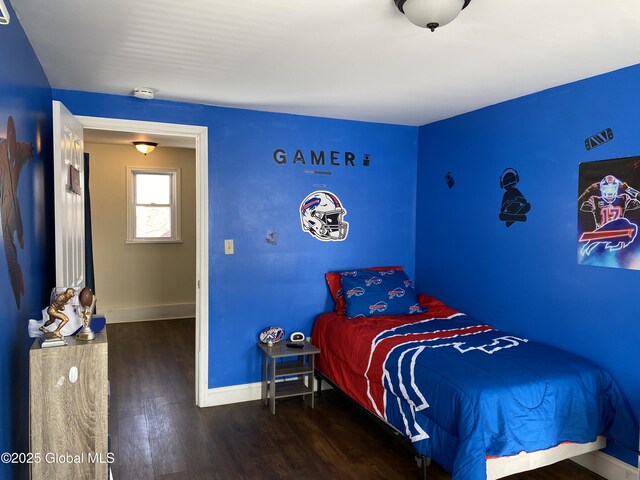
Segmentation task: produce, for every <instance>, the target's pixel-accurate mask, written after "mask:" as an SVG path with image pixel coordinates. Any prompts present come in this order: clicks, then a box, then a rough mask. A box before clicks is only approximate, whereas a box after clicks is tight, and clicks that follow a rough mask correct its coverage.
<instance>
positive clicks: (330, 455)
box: [107, 319, 602, 480]
mask: <svg viewBox="0 0 640 480" xmlns="http://www.w3.org/2000/svg"><path fill="white" fill-rule="evenodd" d="M107 329H108V334H109V379H110V383H111V414H110V417H109V432H110V434H111V448H112V451H113V452H114V454H115V462H114V464H113V465H112V467H113V478H114V480H130V479H131V480H147V479H149V480H183V479H185V480H186V479H189V480H199V479H219V480H235V479H247V480H253V479H257V480H261V479H265V480H270V479H300V478H304V479H305V480H337V479H339V480H350V479H353V480H362V479H381V480H382V479H384V480H400V479H410V480H414V479H415V480H418V479H419V478H420V471H419V469H418V468H417V467H416V463H415V461H414V458H413V455H412V453H411V452H409V451H408V450H407V449H406V448H405V446H404V444H403V443H401V442H398V441H394V439H393V438H392V437H391V436H390V435H389V434H388V433H387V432H386V431H384V430H383V429H382V428H380V427H379V426H378V425H376V424H375V423H373V422H372V421H371V420H370V419H369V418H368V417H367V416H366V415H364V414H363V413H362V412H361V411H360V410H359V409H357V408H356V407H355V406H354V405H353V404H352V402H351V401H349V400H347V399H345V398H344V397H343V396H342V395H341V394H339V393H338V392H335V391H324V392H323V393H322V395H321V396H320V397H317V399H316V408H315V409H313V410H312V409H311V408H309V407H308V405H307V404H306V403H304V402H303V401H302V399H300V398H292V399H286V400H282V401H279V402H278V407H277V410H276V411H277V415H275V416H274V415H272V414H271V413H270V412H269V410H268V408H267V406H266V405H264V404H262V402H260V401H253V402H246V403H241V404H234V405H225V406H220V407H211V408H202V409H201V408H198V407H196V406H195V402H194V398H195V393H194V391H195V387H194V385H195V383H194V382H195V379H194V372H195V368H194V358H195V321H194V320H191V319H189V320H165V321H158V322H140V323H125V324H112V325H108V326H107ZM428 473H429V478H430V479H433V480H449V479H450V478H451V477H450V475H448V474H447V473H446V472H444V471H443V470H442V469H441V468H440V467H439V466H438V465H436V464H434V463H432V465H431V467H429V469H428ZM508 478H509V480H598V479H601V478H602V477H600V476H598V475H595V474H593V473H591V472H590V471H588V470H586V469H584V468H582V467H580V466H578V465H577V464H575V463H573V462H571V461H564V462H561V463H558V464H556V465H553V466H551V467H547V468H543V469H539V470H536V471H533V472H528V473H523V474H519V475H514V476H511V477H508Z"/></svg>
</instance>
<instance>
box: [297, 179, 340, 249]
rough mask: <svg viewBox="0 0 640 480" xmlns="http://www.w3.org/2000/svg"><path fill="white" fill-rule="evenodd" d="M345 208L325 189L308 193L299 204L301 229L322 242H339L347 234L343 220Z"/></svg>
mask: <svg viewBox="0 0 640 480" xmlns="http://www.w3.org/2000/svg"><path fill="white" fill-rule="evenodd" d="M346 214H347V210H346V209H345V208H344V207H343V206H342V202H340V199H338V197H337V196H336V195H335V194H333V193H331V192H328V191H326V190H317V191H315V192H313V193H310V194H309V195H307V196H306V197H305V199H304V200H302V203H301V204H300V224H301V225H302V230H303V231H305V232H307V233H309V234H310V235H311V236H312V237H314V238H316V239H318V240H321V241H323V242H341V241H343V240H344V239H346V238H347V235H348V234H349V223H348V222H345V221H344V220H343V218H344V216H345V215H346Z"/></svg>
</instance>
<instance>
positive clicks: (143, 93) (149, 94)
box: [133, 87, 157, 100]
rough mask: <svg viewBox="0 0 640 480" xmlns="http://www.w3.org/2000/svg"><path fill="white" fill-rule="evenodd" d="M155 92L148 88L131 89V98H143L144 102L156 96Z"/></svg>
mask: <svg viewBox="0 0 640 480" xmlns="http://www.w3.org/2000/svg"><path fill="white" fill-rule="evenodd" d="M156 92H157V90H156V89H154V88H149V87H138V88H134V89H133V96H134V97H136V98H143V99H145V100H151V99H153V98H154V97H155V96H156Z"/></svg>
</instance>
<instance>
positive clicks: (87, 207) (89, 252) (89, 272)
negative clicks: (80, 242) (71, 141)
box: [84, 153, 96, 295]
mask: <svg viewBox="0 0 640 480" xmlns="http://www.w3.org/2000/svg"><path fill="white" fill-rule="evenodd" d="M84 265H85V271H84V274H85V279H86V280H85V285H86V286H87V287H89V288H90V289H91V290H92V291H93V293H94V295H95V293H96V285H95V283H96V282H95V276H94V272H93V240H92V238H91V195H90V193H89V154H88V153H85V154H84Z"/></svg>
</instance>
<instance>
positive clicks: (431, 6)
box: [394, 0, 471, 32]
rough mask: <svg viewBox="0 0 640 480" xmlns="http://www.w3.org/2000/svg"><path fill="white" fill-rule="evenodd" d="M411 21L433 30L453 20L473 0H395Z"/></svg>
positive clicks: (399, 8)
mask: <svg viewBox="0 0 640 480" xmlns="http://www.w3.org/2000/svg"><path fill="white" fill-rule="evenodd" d="M394 2H396V6H397V7H398V10H400V11H401V12H402V13H404V14H405V15H406V16H407V18H408V19H409V20H410V21H411V23H413V24H415V25H417V26H419V27H422V28H428V29H430V30H431V31H432V32H433V31H434V30H435V29H436V28H438V27H442V26H443V25H446V24H447V23H450V22H451V21H453V20H454V19H455V18H456V17H457V16H458V14H459V13H460V12H461V11H462V10H463V9H464V8H466V6H467V5H469V2H471V0H394Z"/></svg>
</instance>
